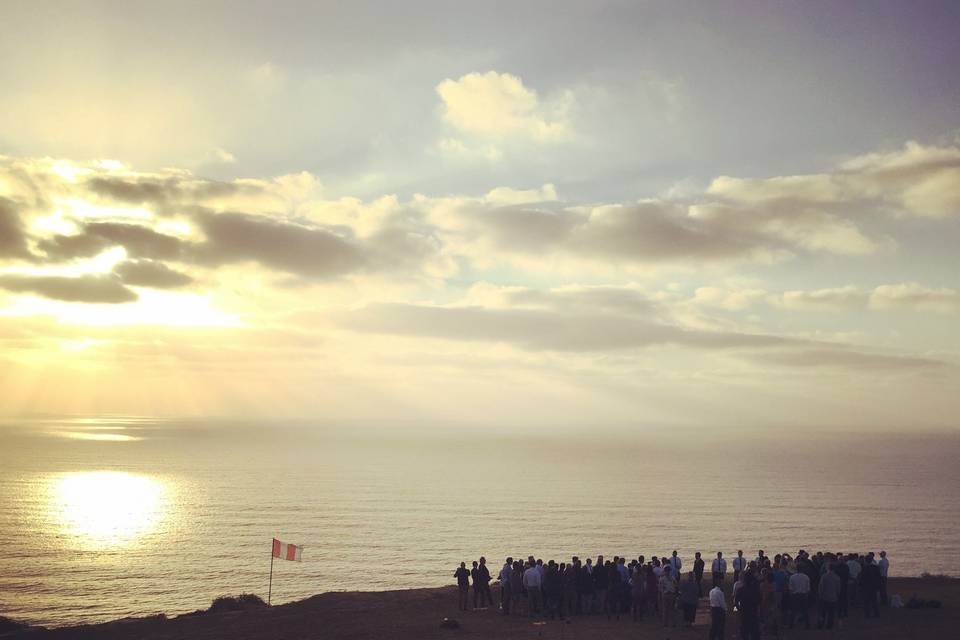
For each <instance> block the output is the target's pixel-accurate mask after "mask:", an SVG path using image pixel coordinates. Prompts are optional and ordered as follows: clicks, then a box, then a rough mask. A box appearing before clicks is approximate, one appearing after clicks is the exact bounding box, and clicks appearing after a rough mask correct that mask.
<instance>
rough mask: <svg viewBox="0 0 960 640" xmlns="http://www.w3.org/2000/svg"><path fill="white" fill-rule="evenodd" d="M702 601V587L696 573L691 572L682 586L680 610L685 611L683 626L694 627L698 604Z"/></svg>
mask: <svg viewBox="0 0 960 640" xmlns="http://www.w3.org/2000/svg"><path fill="white" fill-rule="evenodd" d="M699 601H700V585H699V583H698V581H697V576H696V573H695V572H693V571H691V572H690V574H689V575H688V576H687V579H686V580H684V581H683V582H682V583H681V584H680V608H681V609H683V626H685V627H692V626H693V620H694V618H696V616H697V603H698V602H699Z"/></svg>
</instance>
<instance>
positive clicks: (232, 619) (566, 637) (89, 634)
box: [13, 578, 960, 640]
mask: <svg viewBox="0 0 960 640" xmlns="http://www.w3.org/2000/svg"><path fill="white" fill-rule="evenodd" d="M890 593H891V594H894V593H896V594H900V595H901V596H902V597H903V598H904V601H906V600H908V599H909V598H910V597H911V596H916V597H918V598H922V599H937V600H940V601H941V602H942V603H943V607H942V608H941V609H921V610H911V609H897V610H891V609H884V610H883V611H882V612H881V614H882V617H881V618H880V619H879V620H877V619H869V620H867V619H864V617H863V613H862V611H861V610H859V609H854V610H853V611H852V612H851V617H850V618H848V619H847V620H846V621H844V624H843V627H842V628H841V629H835V630H833V631H832V632H828V631H817V630H816V629H813V630H811V631H804V630H792V631H787V632H785V633H782V634H781V636H780V637H781V638H787V639H792V638H837V639H844V640H846V639H856V638H863V639H878V640H884V639H890V640H892V639H894V638H896V639H901V638H945V639H954V638H960V580H952V579H920V578H899V579H892V580H891V585H890ZM497 596H498V594H497V590H496V589H494V597H495V598H496V597H497ZM445 617H450V618H455V619H456V620H458V621H459V623H460V628H459V629H456V630H449V629H443V628H441V627H440V621H441V620H442V619H443V618H445ZM708 627H709V622H708V616H707V615H706V612H705V611H703V612H701V614H700V615H698V618H697V624H696V625H695V626H694V627H693V628H692V629H664V628H663V627H662V626H661V624H659V622H657V621H654V620H653V619H651V618H650V617H648V618H647V619H646V620H644V621H643V622H639V623H634V622H633V621H632V620H631V619H630V618H629V616H623V617H622V618H621V619H620V620H619V621H616V620H610V621H608V620H607V619H606V617H605V616H600V615H593V616H580V617H575V618H574V619H573V620H572V621H571V622H570V623H569V624H568V623H564V622H560V621H546V622H542V621H534V620H531V619H530V618H525V617H519V616H509V617H507V616H502V615H500V612H499V611H497V610H496V609H495V608H490V609H487V610H480V611H468V612H460V611H458V610H457V600H456V590H455V588H453V587H450V588H439V589H409V590H403V591H385V592H379V593H367V592H350V593H325V594H321V595H317V596H313V597H311V598H307V599H306V600H301V601H299V602H292V603H289V604H285V605H279V606H273V607H270V608H267V607H261V608H258V609H254V610H248V611H238V612H227V613H219V614H206V615H194V616H180V617H176V618H164V617H162V616H157V617H152V618H137V619H128V620H119V621H115V622H108V623H104V624H100V625H92V626H84V627H64V628H60V629H54V630H49V631H42V632H29V633H21V634H18V635H16V636H13V637H17V638H21V637H23V638H26V637H29V638H38V639H39V638H43V639H44V640H46V639H48V638H49V639H57V640H63V639H66V638H90V639H93V638H96V639H98V640H99V639H103V640H113V639H116V640H120V639H133V638H143V639H156V640H160V639H163V640H175V639H178V638H199V639H214V638H217V639H219V638H224V639H227V638H230V639H235V638H251V639H255V640H260V639H262V640H298V639H307V638H311V639H312V638H318V639H320V638H323V639H329V638H396V639H398V640H421V639H430V638H443V639H451V638H455V639H459V638H464V639H466V638H478V639H480V638H483V639H486V638H490V639H493V638H497V639H500V638H505V639H512V638H555V639H562V640H575V639H584V640H590V639H600V638H602V639H604V640H607V639H609V640H615V639H619V638H632V639H641V640H643V639H648V638H649V639H653V638H657V639H665V638H671V639H681V640H682V639H684V638H706V637H707V630H708ZM736 637H737V633H736V616H735V615H731V616H730V618H729V619H728V623H727V638H728V639H733V638H736ZM769 637H773V636H769Z"/></svg>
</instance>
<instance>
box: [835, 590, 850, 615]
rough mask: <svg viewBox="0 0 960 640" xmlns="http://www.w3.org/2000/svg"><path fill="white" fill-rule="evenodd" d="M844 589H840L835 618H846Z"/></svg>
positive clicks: (847, 607) (845, 594)
mask: <svg viewBox="0 0 960 640" xmlns="http://www.w3.org/2000/svg"><path fill="white" fill-rule="evenodd" d="M848 602H849V600H848V597H847V590H846V588H841V589H840V599H839V600H838V601H837V617H838V618H846V617H847V613H848V610H849V605H848Z"/></svg>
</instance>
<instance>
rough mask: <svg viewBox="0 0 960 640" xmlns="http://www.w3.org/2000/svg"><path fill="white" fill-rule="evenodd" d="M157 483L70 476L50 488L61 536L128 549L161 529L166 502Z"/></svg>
mask: <svg viewBox="0 0 960 640" xmlns="http://www.w3.org/2000/svg"><path fill="white" fill-rule="evenodd" d="M167 494H168V490H167V487H166V485H165V484H164V483H163V482H162V481H160V480H157V479H154V478H150V477H147V476H143V475H138V474H132V473H125V472H119V471H93V472H82V473H67V474H63V475H59V476H55V477H54V478H53V480H52V483H51V500H52V503H53V504H52V506H53V510H54V516H55V518H56V520H57V521H58V524H59V525H60V528H61V530H62V531H63V532H64V533H66V534H68V535H70V536H73V537H75V538H78V539H80V540H81V541H82V542H85V543H89V544H93V545H96V546H100V547H102V546H126V545H130V544H133V543H135V542H136V541H137V540H138V539H139V538H141V537H142V536H143V535H145V534H147V533H149V532H151V531H153V530H154V529H156V528H157V526H158V525H159V524H160V522H161V521H162V520H163V518H164V516H165V512H166V507H167V502H168V496H167Z"/></svg>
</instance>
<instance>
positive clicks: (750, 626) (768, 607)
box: [454, 549, 890, 640]
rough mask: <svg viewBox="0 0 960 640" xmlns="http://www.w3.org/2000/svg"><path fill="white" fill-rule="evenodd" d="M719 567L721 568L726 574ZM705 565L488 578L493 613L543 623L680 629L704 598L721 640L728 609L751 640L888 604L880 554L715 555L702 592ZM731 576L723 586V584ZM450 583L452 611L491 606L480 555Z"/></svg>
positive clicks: (506, 572) (541, 565) (573, 563)
mask: <svg viewBox="0 0 960 640" xmlns="http://www.w3.org/2000/svg"><path fill="white" fill-rule="evenodd" d="M728 568H729V569H730V571H729V572H728ZM706 569H707V564H706V561H705V560H704V559H703V557H702V555H701V553H700V552H699V551H698V552H697V553H696V554H695V556H694V560H693V566H692V567H691V570H689V571H685V570H684V563H683V560H682V559H681V557H680V556H679V555H678V553H677V552H676V551H674V552H673V553H672V554H670V555H669V556H661V557H658V556H653V557H651V558H650V559H649V560H647V559H646V558H645V557H644V556H639V557H638V558H636V559H630V560H627V559H626V558H621V557H619V556H614V557H613V559H612V560H606V559H604V557H603V556H602V555H600V556H597V559H596V561H594V560H593V559H591V558H586V560H584V561H581V560H580V558H579V557H577V556H574V557H573V558H571V560H570V562H561V563H559V564H557V562H555V561H554V560H550V561H548V562H544V561H543V560H542V559H537V558H535V557H534V556H529V557H528V558H527V559H526V560H525V561H524V560H520V559H516V560H515V559H514V558H512V557H511V558H507V559H506V561H505V562H504V565H503V567H502V568H501V569H500V571H499V572H498V573H497V576H496V580H497V581H498V582H499V585H500V589H499V591H500V602H499V608H500V610H501V612H502V613H503V615H526V616H534V617H547V618H566V617H570V616H579V615H590V614H601V615H606V616H607V617H608V618H615V619H617V620H619V619H620V616H621V615H629V616H631V617H632V619H633V620H634V621H638V620H641V619H643V617H644V616H645V615H648V614H652V615H655V616H658V617H659V618H660V619H661V620H662V622H663V625H664V626H665V627H673V626H676V625H677V613H678V612H679V613H680V615H681V616H682V623H683V624H684V625H685V626H692V624H693V622H694V619H695V617H696V613H697V609H698V607H699V606H700V601H701V598H703V596H704V591H707V602H708V603H709V604H708V605H707V606H709V608H710V618H711V624H710V635H709V638H710V639H711V640H713V639H714V638H719V639H720V640H723V637H724V629H725V628H726V618H727V611H728V604H730V605H732V609H733V611H735V612H737V613H738V614H739V615H738V618H739V623H740V637H741V638H743V640H753V639H755V638H759V637H760V633H761V630H765V631H768V632H777V631H779V630H780V629H781V628H783V627H790V628H793V626H794V625H795V624H799V625H803V626H805V627H806V628H808V629H809V628H810V627H811V624H812V622H811V609H814V616H815V618H816V626H817V627H818V628H827V629H831V628H833V626H834V624H835V621H836V620H837V619H842V618H845V617H847V616H848V615H849V611H850V607H851V606H861V607H862V608H863V611H864V615H865V616H866V617H871V616H879V615H880V606H881V605H888V604H889V597H888V594H887V575H888V573H889V570H890V562H889V560H888V559H887V554H886V552H885V551H881V552H880V554H879V556H875V555H874V553H873V552H870V553H868V554H865V555H861V554H856V553H830V552H817V553H815V554H811V553H807V552H806V551H804V550H802V549H801V550H800V551H799V552H798V553H797V554H796V556H793V555H791V554H788V553H782V554H776V555H774V556H773V557H769V556H767V555H766V554H765V553H764V552H763V550H760V551H759V552H758V554H757V557H756V558H753V559H749V560H748V559H747V558H746V557H744V555H743V551H742V550H741V551H737V555H736V557H734V558H733V560H732V561H731V562H730V563H729V564H728V563H727V559H726V558H724V557H723V552H720V551H718V552H717V554H716V557H715V558H713V559H712V560H711V562H710V566H709V574H710V579H711V582H710V588H709V589H708V588H707V587H705V586H704V573H705V571H706ZM728 573H732V588H731V589H730V593H729V594H728V593H727V592H726V591H725V585H726V580H727V575H728ZM454 577H455V578H456V579H457V584H458V586H459V606H460V609H461V610H464V611H465V610H467V609H468V608H469V607H470V588H471V586H472V588H473V608H474V609H478V608H487V607H491V606H493V604H494V603H493V595H492V593H491V590H490V583H491V581H493V576H492V574H491V573H490V570H489V568H488V567H487V561H486V558H480V560H479V561H475V562H473V566H472V568H470V569H468V568H467V565H466V563H465V562H461V563H460V567H459V568H458V569H457V570H456V572H455V573H454Z"/></svg>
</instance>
